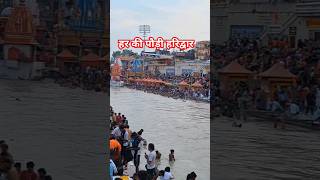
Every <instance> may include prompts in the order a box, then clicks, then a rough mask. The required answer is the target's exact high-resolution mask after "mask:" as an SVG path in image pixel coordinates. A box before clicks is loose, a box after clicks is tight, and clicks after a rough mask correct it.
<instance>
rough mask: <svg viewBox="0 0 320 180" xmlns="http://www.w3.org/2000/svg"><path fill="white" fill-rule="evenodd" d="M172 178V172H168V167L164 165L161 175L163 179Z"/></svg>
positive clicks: (168, 179)
mask: <svg viewBox="0 0 320 180" xmlns="http://www.w3.org/2000/svg"><path fill="white" fill-rule="evenodd" d="M170 179H174V177H173V175H172V173H171V172H170V167H166V168H165V169H164V175H163V180H170Z"/></svg>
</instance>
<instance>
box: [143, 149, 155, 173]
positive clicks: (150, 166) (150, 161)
mask: <svg viewBox="0 0 320 180" xmlns="http://www.w3.org/2000/svg"><path fill="white" fill-rule="evenodd" d="M148 151H149V154H148V155H147V153H145V158H146V160H147V164H146V169H147V172H148V174H149V175H150V176H151V177H152V178H153V177H154V176H155V172H156V156H157V155H156V152H155V150H154V144H152V143H150V144H149V145H148Z"/></svg>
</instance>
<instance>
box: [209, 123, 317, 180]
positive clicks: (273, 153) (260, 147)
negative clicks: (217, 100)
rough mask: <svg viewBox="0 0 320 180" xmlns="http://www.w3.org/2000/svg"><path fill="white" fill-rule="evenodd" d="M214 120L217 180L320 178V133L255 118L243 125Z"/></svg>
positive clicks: (215, 172) (214, 160)
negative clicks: (282, 126) (274, 124)
mask: <svg viewBox="0 0 320 180" xmlns="http://www.w3.org/2000/svg"><path fill="white" fill-rule="evenodd" d="M231 124H232V121H231V120H230V119H228V118H215V119H214V120H213V133H212V135H213V137H212V138H213V142H214V143H213V149H212V150H213V154H214V155H213V171H214V172H213V177H214V179H217V180H241V179H243V180H251V179H252V180H270V179H272V180H273V179H275V180H277V179H279V180H302V179H303V180H316V179H320V153H319V152H320V133H319V132H317V131H310V130H307V129H303V128H297V127H294V126H288V127H287V128H286V129H285V130H282V129H274V128H273V124H272V122H266V121H259V120H257V119H255V120H254V119H252V120H250V121H248V122H245V123H244V124H243V127H242V128H235V127H232V126H231Z"/></svg>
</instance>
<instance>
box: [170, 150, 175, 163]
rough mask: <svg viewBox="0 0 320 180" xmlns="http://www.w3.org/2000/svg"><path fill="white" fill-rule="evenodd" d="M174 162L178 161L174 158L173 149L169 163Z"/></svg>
mask: <svg viewBox="0 0 320 180" xmlns="http://www.w3.org/2000/svg"><path fill="white" fill-rule="evenodd" d="M174 161H176V159H175V157H174V150H173V149H171V150H170V154H169V162H174Z"/></svg>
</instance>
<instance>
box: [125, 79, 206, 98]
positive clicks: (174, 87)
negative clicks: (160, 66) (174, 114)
mask: <svg viewBox="0 0 320 180" xmlns="http://www.w3.org/2000/svg"><path fill="white" fill-rule="evenodd" d="M146 78H151V79H156V80H162V81H164V82H166V83H167V84H158V85H154V86H153V85H150V83H147V84H146V83H142V82H135V81H133V82H130V81H128V84H127V85H128V87H130V88H134V89H138V90H143V91H145V92H150V93H154V94H159V95H162V96H166V97H172V98H176V99H177V98H179V99H191V100H196V101H206V102H209V100H210V86H209V84H210V79H209V75H204V76H200V77H194V76H191V75H183V76H170V75H164V74H162V75H148V76H147V77H146ZM181 82H186V83H187V84H188V86H179V83H181ZM195 82H198V83H199V84H200V85H201V87H195V88H193V87H191V85H192V84H193V83H195Z"/></svg>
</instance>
